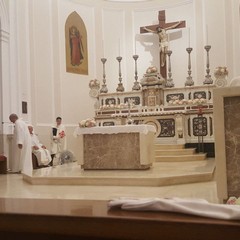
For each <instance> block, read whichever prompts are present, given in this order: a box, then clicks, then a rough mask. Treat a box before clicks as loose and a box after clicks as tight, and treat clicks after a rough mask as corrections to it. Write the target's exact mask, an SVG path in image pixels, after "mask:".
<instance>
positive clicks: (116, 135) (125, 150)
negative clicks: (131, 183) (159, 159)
mask: <svg viewBox="0 0 240 240" xmlns="http://www.w3.org/2000/svg"><path fill="white" fill-rule="evenodd" d="M75 134H76V135H77V136H78V137H79V138H80V144H81V146H80V151H81V154H80V159H79V164H80V165H81V166H82V168H83V169H85V170H91V169H112V170H113V169H148V168H150V167H151V165H152V163H153V160H154V151H153V143H154V139H155V136H154V134H155V128H154V127H153V126H150V125H137V126H135V125H127V126H109V127H104V128H103V127H92V128H77V129H76V130H75Z"/></svg>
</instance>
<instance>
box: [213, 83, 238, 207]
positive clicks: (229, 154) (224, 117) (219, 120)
mask: <svg viewBox="0 0 240 240" xmlns="http://www.w3.org/2000/svg"><path fill="white" fill-rule="evenodd" d="M213 103H214V128H215V154H216V159H217V161H216V180H217V191H218V197H219V199H220V201H221V202H224V201H225V200H226V199H228V198H229V197H230V196H236V197H239V196H240V187H239V186H240V175H239V168H240V134H239V133H240V121H239V120H240V113H239V107H240V87H237V86H235V87H225V88H218V89H215V90H214V94H213Z"/></svg>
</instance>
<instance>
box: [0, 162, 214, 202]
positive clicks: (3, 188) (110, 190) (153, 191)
mask: <svg viewBox="0 0 240 240" xmlns="http://www.w3.org/2000/svg"><path fill="white" fill-rule="evenodd" d="M74 164H76V163H73V164H72V165H69V164H64V165H62V166H56V167H53V168H44V169H40V170H36V171H34V172H33V174H32V176H37V177H39V176H40V177H42V178H43V179H44V178H47V177H50V176H56V175H57V174H58V173H59V172H61V175H64V174H65V176H68V177H69V175H71V174H72V178H74V177H76V176H80V177H81V176H83V175H84V174H85V178H86V177H87V176H86V175H88V177H91V175H94V174H95V176H97V177H98V179H100V178H104V175H105V178H107V176H106V172H105V173H100V172H98V171H97V172H96V171H94V174H93V172H91V171H87V172H83V171H82V170H81V169H80V168H79V166H76V165H75V166H74ZM174 164H175V166H174V167H172V168H170V167H169V165H166V166H165V168H164V169H162V174H163V173H164V175H165V177H168V176H170V175H171V177H173V178H174V175H176V176H177V175H182V176H184V175H185V174H190V175H192V177H194V172H195V174H196V175H199V173H201V171H202V170H203V169H207V170H206V171H212V170H211V169H212V167H213V161H212V162H211V161H199V162H198V163H194V164H195V165H193V163H184V165H183V163H174ZM196 164H197V165H196ZM159 166H160V165H159ZM180 166H181V167H180ZM70 168H71V169H72V170H71V171H72V173H70V172H71V171H70V170H69V169H70ZM184 169H185V173H184ZM209 169H210V170H209ZM57 172H58V173H57ZM108 173H109V174H110V175H113V174H115V175H116V174H117V172H111V171H108ZM81 174H83V175H81ZM96 174H97V175H96ZM101 174H102V176H101ZM122 174H123V175H125V178H128V179H129V178H134V176H133V175H132V171H131V172H129V171H125V172H122ZM135 174H136V176H137V177H140V178H142V179H144V178H145V177H146V171H135ZM148 174H150V175H151V174H152V175H156V174H157V172H156V169H155V170H151V171H150V172H149V173H148ZM113 178H114V177H113ZM150 178H151V176H150ZM108 181H109V179H108ZM110 181H111V179H110ZM118 197H137V198H140V197H161V198H162V197H183V198H203V199H206V200H208V201H209V202H213V203H217V202H218V199H217V190H216V182H215V181H214V178H212V179H211V180H207V179H204V180H203V181H202V182H197V183H184V184H174V185H168V186H167V185H165V186H132V185H131V184H129V186H127V185H125V186H121V184H119V185H115V186H110V185H107V184H102V185H99V186H97V185H80V184H75V185H70V184H69V185H63V184H59V183H56V184H39V183H38V184H31V183H28V182H27V181H24V180H23V175H21V174H5V175H4V174H3V175H0V198H38V199H41V198H42V199H79V200H110V199H113V198H118Z"/></svg>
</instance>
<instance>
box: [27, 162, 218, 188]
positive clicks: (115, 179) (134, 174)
mask: <svg viewBox="0 0 240 240" xmlns="http://www.w3.org/2000/svg"><path fill="white" fill-rule="evenodd" d="M214 169H215V159H207V160H201V161H191V162H189V161H187V162H155V163H154V164H153V167H152V168H150V169H148V170H114V171H109V170H87V171H86V170H83V169H81V167H80V166H79V165H78V163H77V162H74V163H68V164H63V165H58V166H55V167H48V168H42V169H38V170H33V172H32V174H31V175H26V174H23V179H24V180H25V181H26V182H28V183H31V184H36V185H43V184H45V185H88V186H90V185H93V186H152V187H157V186H169V185H175V184H186V183H197V182H207V181H211V180H213V176H214Z"/></svg>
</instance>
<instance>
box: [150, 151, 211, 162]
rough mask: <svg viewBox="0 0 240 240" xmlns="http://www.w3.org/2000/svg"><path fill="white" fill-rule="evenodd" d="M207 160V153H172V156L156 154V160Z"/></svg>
mask: <svg viewBox="0 0 240 240" xmlns="http://www.w3.org/2000/svg"><path fill="white" fill-rule="evenodd" d="M202 160H206V154H205V153H198V154H191V155H172V156H171V155H170V156H156V157H155V161H156V162H188V161H202Z"/></svg>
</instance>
